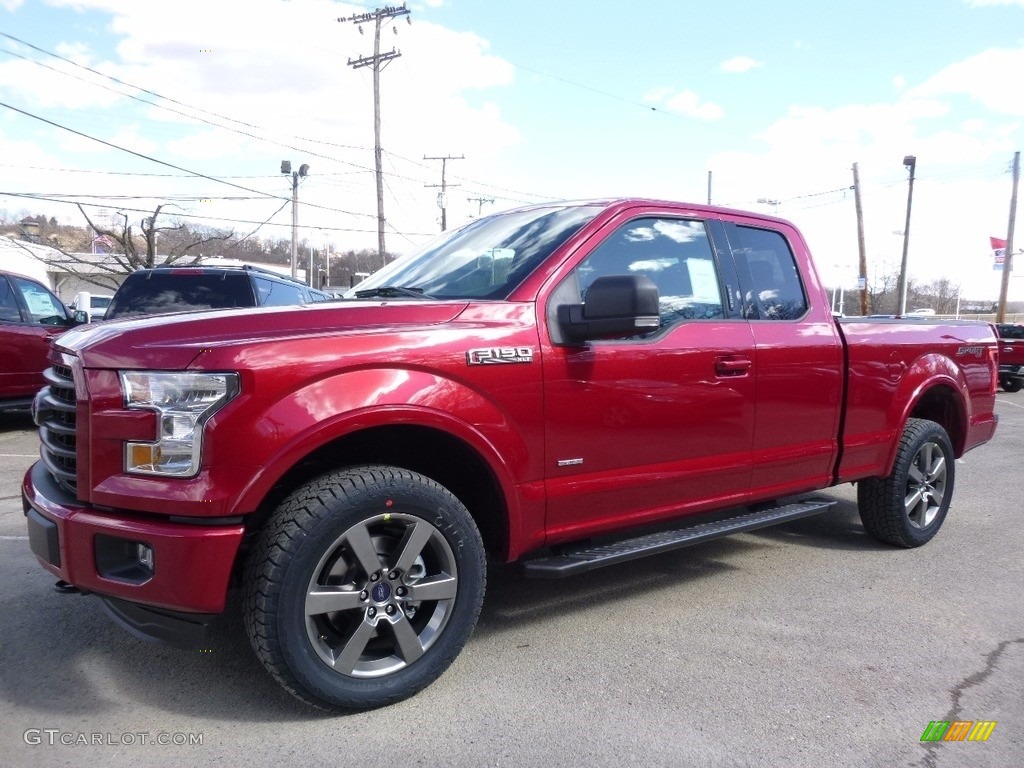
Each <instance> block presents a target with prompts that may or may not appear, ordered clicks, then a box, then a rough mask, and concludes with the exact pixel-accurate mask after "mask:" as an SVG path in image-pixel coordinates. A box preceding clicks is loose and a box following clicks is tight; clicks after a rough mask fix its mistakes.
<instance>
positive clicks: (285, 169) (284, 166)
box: [281, 160, 312, 280]
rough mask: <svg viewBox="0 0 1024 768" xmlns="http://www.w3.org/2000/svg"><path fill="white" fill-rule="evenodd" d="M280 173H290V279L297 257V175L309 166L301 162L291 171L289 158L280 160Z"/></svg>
mask: <svg viewBox="0 0 1024 768" xmlns="http://www.w3.org/2000/svg"><path fill="white" fill-rule="evenodd" d="M281 173H283V174H285V175H287V174H289V173H290V174H291V175H292V279H293V280H294V279H295V274H296V266H297V263H298V258H299V256H298V249H299V177H300V176H303V177H304V176H306V175H307V174H308V173H309V166H308V165H306V164H305V163H303V164H302V165H301V166H299V170H297V171H293V170H292V162H291V160H282V161H281ZM310 279H312V278H310Z"/></svg>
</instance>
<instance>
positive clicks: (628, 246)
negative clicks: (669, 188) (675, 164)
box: [576, 217, 725, 331]
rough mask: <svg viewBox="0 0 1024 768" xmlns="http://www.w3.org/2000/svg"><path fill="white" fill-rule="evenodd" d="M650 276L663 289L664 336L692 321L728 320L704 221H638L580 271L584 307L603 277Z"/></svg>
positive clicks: (607, 242)
mask: <svg viewBox="0 0 1024 768" xmlns="http://www.w3.org/2000/svg"><path fill="white" fill-rule="evenodd" d="M607 275H646V276H647V277H649V278H650V279H651V280H652V281H654V284H655V285H657V286H658V301H659V310H660V311H659V314H660V315H661V330H662V331H663V330H664V329H666V328H670V327H672V326H673V325H676V324H678V323H681V322H683V321H686V320H713V319H716V318H722V317H725V311H724V309H723V305H722V291H721V288H720V286H719V280H718V273H717V270H716V268H715V261H714V255H713V252H712V249H711V241H710V239H709V238H708V233H707V230H706V228H705V225H704V223H703V222H701V221H692V220H688V219H672V218H660V217H659V218H643V219H635V220H633V221H631V222H629V223H628V224H625V225H623V226H622V227H620V228H619V229H618V230H616V231H615V233H614V234H612V235H611V236H610V237H608V238H607V239H606V240H605V241H604V242H602V243H601V244H600V245H598V246H597V248H595V249H594V251H593V252H591V253H590V255H588V256H587V257H586V258H585V259H584V260H583V261H582V262H580V264H579V266H577V267H576V279H577V280H578V282H579V293H580V301H583V300H584V299H586V295H587V289H588V288H589V287H590V285H591V284H592V283H593V282H594V280H596V279H597V278H599V277H604V276H607Z"/></svg>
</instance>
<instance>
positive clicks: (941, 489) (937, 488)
mask: <svg viewBox="0 0 1024 768" xmlns="http://www.w3.org/2000/svg"><path fill="white" fill-rule="evenodd" d="M945 498H946V455H945V453H944V452H943V450H942V447H941V446H940V445H938V444H937V443H935V442H927V443H925V444H924V445H922V446H921V447H920V448H919V449H918V451H917V454H916V455H915V456H914V460H913V463H912V464H911V465H910V468H909V470H908V472H907V494H906V499H905V501H904V507H905V508H906V510H907V518H908V519H909V521H910V524H911V525H912V526H913V527H914V528H918V529H924V528H927V527H928V526H929V525H931V524H932V522H933V521H934V520H935V517H936V515H938V513H939V510H940V509H941V508H942V502H943V500H944V499H945Z"/></svg>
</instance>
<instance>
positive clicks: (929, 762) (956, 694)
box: [921, 637, 1024, 768]
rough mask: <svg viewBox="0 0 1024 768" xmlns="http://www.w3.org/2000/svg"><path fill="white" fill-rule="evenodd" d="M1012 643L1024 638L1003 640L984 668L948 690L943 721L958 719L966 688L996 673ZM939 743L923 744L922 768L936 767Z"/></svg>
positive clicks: (990, 655) (986, 658) (991, 653)
mask: <svg viewBox="0 0 1024 768" xmlns="http://www.w3.org/2000/svg"><path fill="white" fill-rule="evenodd" d="M1014 643H1024V637H1018V638H1016V639H1014V640H1003V641H1002V642H1001V643H1000V644H999V645H997V646H996V647H995V648H994V649H993V650H992V651H990V652H989V654H988V655H987V656H986V657H985V666H984V668H983V669H982V670H981V671H980V672H975V673H974V674H973V675H969V676H968V677H965V678H964V679H963V680H961V681H960V682H959V683H957V684H956V685H954V686H953V687H952V688H950V690H949V693H950V695H951V696H952V699H953V702H952V705H951V706H950V709H949V712H947V713H946V715H945V717H943V720H948V721H949V722H953V721H955V720H959V719H960V717H959V715H960V699H961V697H962V696H963V695H964V691H966V690H967V689H968V688H973V687H974V686H976V685H981V684H982V683H984V682H985V681H986V680H988V678H989V677H991V675H992V673H993V672H995V671H996V665H997V664H998V663H999V659H1000V657H1001V656H1002V655H1003V654H1004V653H1005V652H1006V649H1007V648H1009V647H1010V646H1011V645H1013V644H1014ZM940 743H941V742H935V741H930V742H926V743H925V744H923V746H924V748H925V751H926V752H927V754H926V755H925V757H924V761H923V762H922V763H921V764H922V765H923V766H924V768H936V766H937V765H938V763H937V760H938V752H936V751H935V750H936V749H937V748H938V746H939V744H940Z"/></svg>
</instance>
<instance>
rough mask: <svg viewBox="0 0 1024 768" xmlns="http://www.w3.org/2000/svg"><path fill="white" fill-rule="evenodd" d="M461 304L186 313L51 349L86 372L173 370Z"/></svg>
mask: <svg viewBox="0 0 1024 768" xmlns="http://www.w3.org/2000/svg"><path fill="white" fill-rule="evenodd" d="M466 306H467V302H465V301H457V302H447V301H445V302H440V301H438V302H434V301H392V300H388V301H374V302H365V301H360V302H323V303H318V304H309V305H305V306H288V307H264V308H260V309H254V308H248V309H231V310H218V311H214V312H188V313H182V314H177V315H156V316H152V317H145V318H135V319H125V320H112V321H109V322H104V323H98V324H94V325H83V326H79V327H77V328H73V329H71V330H70V331H68V332H67V333H65V334H64V335H62V336H61V337H60V339H59V341H58V342H56V343H55V346H56V347H57V349H59V350H63V351H67V352H70V353H72V354H75V355H77V356H79V357H80V358H81V359H82V362H83V364H84V365H85V367H86V368H143V367H144V368H151V369H163V370H180V369H184V368H186V367H187V366H188V365H189V363H190V362H192V361H193V360H194V359H195V358H196V357H197V356H198V355H199V354H200V353H202V352H208V351H210V350H212V349H216V348H217V347H223V346H235V345H238V344H245V343H259V342H263V341H271V340H282V339H289V338H294V339H301V338H309V337H314V336H322V335H324V334H330V335H332V336H338V335H343V334H349V333H351V334H355V333H365V332H367V331H378V332H381V333H387V332H395V331H402V330H408V329H410V328H425V327H429V326H432V325H440V324H443V323H449V322H451V321H452V320H454V319H455V318H456V317H458V316H459V314H460V313H461V312H462V311H463V310H465V308H466Z"/></svg>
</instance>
